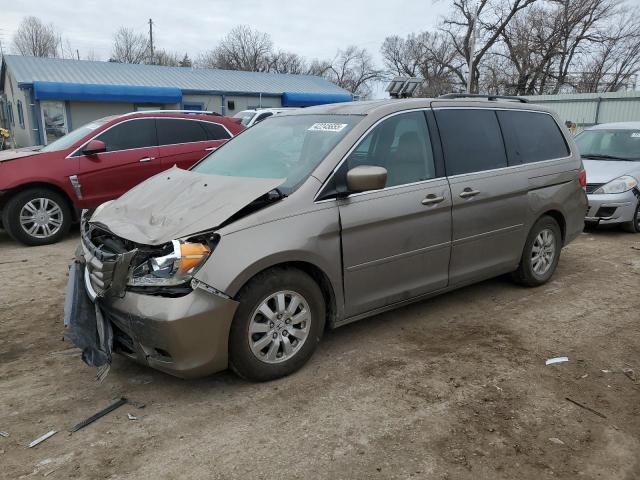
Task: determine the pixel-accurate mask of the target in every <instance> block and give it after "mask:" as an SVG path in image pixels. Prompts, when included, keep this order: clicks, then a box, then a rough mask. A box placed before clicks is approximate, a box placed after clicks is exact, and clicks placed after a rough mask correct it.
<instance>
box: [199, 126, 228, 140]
mask: <svg viewBox="0 0 640 480" xmlns="http://www.w3.org/2000/svg"><path fill="white" fill-rule="evenodd" d="M200 125H201V126H202V127H203V128H204V130H205V132H207V139H208V140H226V139H227V138H231V135H229V132H228V131H227V130H226V129H225V128H224V127H223V126H222V125H220V124H218V123H211V122H200Z"/></svg>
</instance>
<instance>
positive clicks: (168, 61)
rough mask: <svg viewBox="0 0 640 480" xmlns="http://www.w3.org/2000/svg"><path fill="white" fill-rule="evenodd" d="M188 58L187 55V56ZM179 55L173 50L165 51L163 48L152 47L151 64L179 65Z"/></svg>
mask: <svg viewBox="0 0 640 480" xmlns="http://www.w3.org/2000/svg"><path fill="white" fill-rule="evenodd" d="M187 60H188V57H187ZM180 62H181V60H180V57H179V56H178V54H177V53H175V52H167V51H166V50H164V49H154V52H153V58H152V59H151V60H150V63H151V64H152V65H162V66H164V67H179V66H181V65H180Z"/></svg>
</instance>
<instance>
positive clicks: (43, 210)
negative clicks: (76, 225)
mask: <svg viewBox="0 0 640 480" xmlns="http://www.w3.org/2000/svg"><path fill="white" fill-rule="evenodd" d="M2 224H3V225H4V228H5V229H6V230H7V232H8V233H9V235H11V237H12V238H13V239H14V240H16V241H18V242H21V243H24V244H25V245H29V246H36V245H49V244H51V243H56V242H59V241H60V240H61V239H62V238H63V237H64V236H65V235H66V234H67V232H68V231H69V228H70V227H71V209H70V208H69V204H68V202H67V199H66V198H65V197H64V196H62V195H60V194H59V193H57V192H54V191H52V190H49V189H47V188H30V189H28V190H24V191H23V192H19V193H17V194H16V195H14V196H13V197H12V198H10V199H9V201H8V202H7V203H6V205H5V207H4V210H3V215H2Z"/></svg>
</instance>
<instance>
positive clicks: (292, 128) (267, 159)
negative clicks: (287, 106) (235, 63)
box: [193, 115, 362, 194]
mask: <svg viewBox="0 0 640 480" xmlns="http://www.w3.org/2000/svg"><path fill="white" fill-rule="evenodd" d="M361 118H362V117H360V116H356V115H292V116H279V115H276V116H274V117H273V118H272V119H271V120H269V121H268V122H261V123H259V124H258V125H256V126H255V127H251V128H250V129H248V130H246V131H245V132H243V133H242V135H238V136H237V137H235V138H233V139H232V140H230V141H229V142H227V143H225V144H224V146H223V147H222V148H219V149H218V150H216V151H214V152H212V153H211V154H210V155H209V156H207V157H206V158H205V159H204V160H202V161H201V162H200V163H198V164H197V165H196V166H195V167H193V170H194V171H196V172H200V173H206V174H211V175H226V176H233V177H252V178H281V179H283V183H282V184H281V185H280V187H278V188H279V189H280V190H281V191H282V192H283V193H285V194H287V193H290V192H291V191H293V190H295V188H297V186H299V185H300V184H301V183H302V182H303V181H304V180H306V179H307V177H308V176H309V175H311V172H313V170H314V169H315V168H316V167H317V166H318V164H319V163H320V162H321V161H322V160H323V159H324V158H325V157H326V156H327V154H328V153H329V152H330V151H331V150H333V148H334V147H335V146H336V145H337V144H338V142H339V141H340V140H342V138H344V136H345V135H346V134H347V132H349V131H350V130H351V129H352V128H353V126H354V125H355V124H356V123H358V122H359V121H360V120H361Z"/></svg>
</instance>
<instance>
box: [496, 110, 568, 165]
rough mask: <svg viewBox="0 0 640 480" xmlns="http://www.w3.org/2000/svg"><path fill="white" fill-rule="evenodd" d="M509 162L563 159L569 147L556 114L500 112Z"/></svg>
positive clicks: (514, 163)
mask: <svg viewBox="0 0 640 480" xmlns="http://www.w3.org/2000/svg"><path fill="white" fill-rule="evenodd" d="M497 114H498V119H499V120H500V125H501V127H502V132H503V134H504V141H505V145H506V148H507V156H508V159H509V165H522V164H524V163H533V162H541V161H543V160H551V159H554V158H563V157H566V156H568V155H569V154H570V152H569V147H568V146H567V143H566V141H565V139H564V136H563V135H562V132H561V131H560V128H559V127H558V124H557V123H556V122H555V120H554V119H553V117H552V116H551V115H549V114H546V113H538V112H521V111H517V110H508V111H506V110H503V111H498V112H497Z"/></svg>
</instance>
